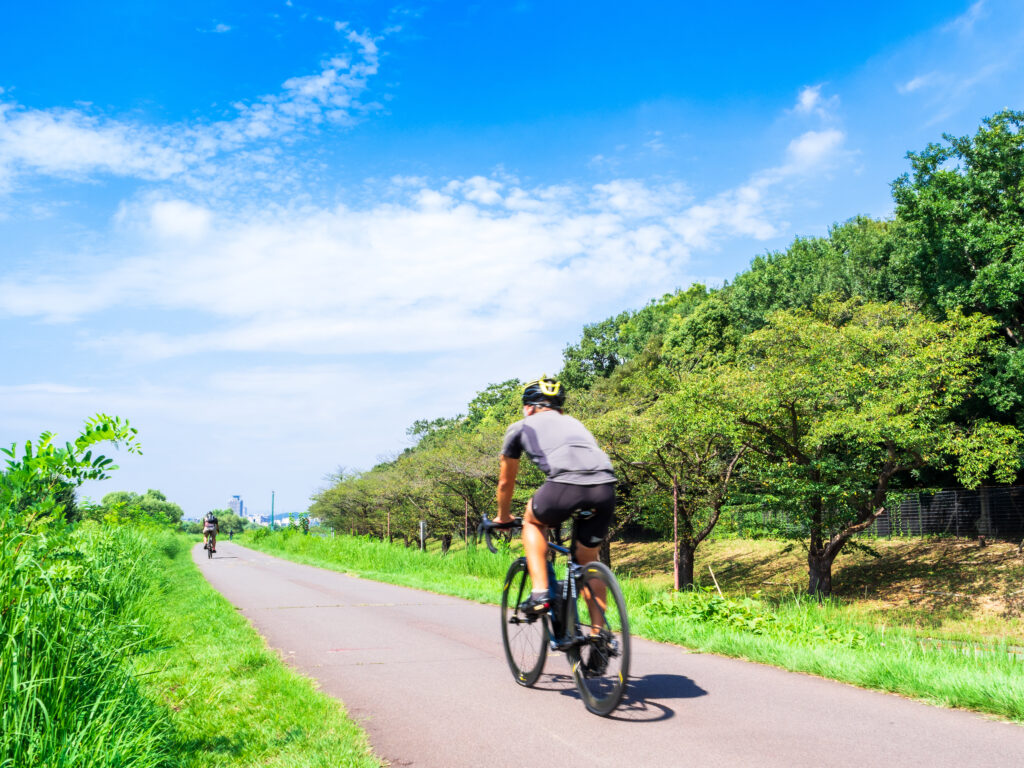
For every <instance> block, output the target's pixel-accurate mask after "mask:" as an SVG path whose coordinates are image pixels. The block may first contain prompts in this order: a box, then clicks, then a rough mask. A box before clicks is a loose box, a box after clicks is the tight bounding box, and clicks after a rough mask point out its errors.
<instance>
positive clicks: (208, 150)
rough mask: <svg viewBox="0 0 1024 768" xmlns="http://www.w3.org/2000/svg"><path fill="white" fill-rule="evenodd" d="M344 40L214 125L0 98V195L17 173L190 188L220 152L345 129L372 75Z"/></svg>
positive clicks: (367, 61) (370, 41)
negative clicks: (314, 64) (312, 69)
mask: <svg viewBox="0 0 1024 768" xmlns="http://www.w3.org/2000/svg"><path fill="white" fill-rule="evenodd" d="M343 31H344V29H343ZM344 34H345V39H346V41H347V42H348V44H349V45H350V48H351V49H350V51H349V52H347V53H344V54H340V55H337V56H334V57H332V58H330V59H327V60H325V61H323V62H322V63H321V65H320V69H319V71H317V72H316V73H314V74H310V75H302V76H297V77H293V78H289V79H288V80H286V81H285V82H284V83H283V84H282V87H281V90H280V91H278V92H277V93H272V94H267V95H264V96H260V97H258V98H256V99H253V100H251V101H239V102H236V103H235V104H234V105H233V106H232V109H233V111H234V115H233V116H232V117H230V118H228V119H226V120H221V121H215V122H193V123H188V124H179V125H171V126H163V127H154V126H151V125H147V124H145V123H141V122H137V121H130V120H125V119H117V118H112V117H108V116H106V115H103V114H100V113H96V112H90V111H86V110H84V109H32V108H29V107H25V106H21V105H19V104H17V103H15V102H12V101H6V102H3V101H0V191H3V190H5V189H7V190H9V189H10V188H11V186H12V185H13V183H14V182H15V179H16V178H17V177H18V176H19V175H24V174H39V175H48V176H59V177H65V178H78V179H86V178H90V177H92V176H106V175H109V176H121V177H129V178H135V179H141V180H145V181H167V180H175V181H181V182H184V183H192V184H196V183H201V182H202V181H204V180H208V179H209V178H210V177H211V176H212V175H213V174H214V173H215V172H216V170H217V165H218V162H220V161H222V160H223V159H224V156H225V155H227V154H229V153H232V152H238V151H240V150H251V149H259V148H261V147H263V148H267V147H269V151H271V152H273V148H272V147H270V145H269V142H272V141H274V140H280V139H283V138H290V137H295V136H298V135H301V134H302V133H304V132H307V131H310V130H313V129H316V128H317V127H318V126H321V125H323V124H328V123H330V124H341V125H349V124H352V123H354V122H355V121H357V120H358V119H360V117H361V116H362V115H363V114H365V112H366V111H367V110H368V109H372V108H373V106H372V105H370V104H364V103H363V102H361V101H360V97H361V96H362V95H363V94H364V93H365V92H366V91H367V88H368V81H369V79H370V78H371V77H372V76H373V75H375V74H377V71H378V66H379V50H378V48H377V41H376V40H375V39H374V38H373V37H371V36H370V35H369V34H367V33H359V32H355V31H347V32H344ZM0 94H2V92H0ZM264 151H267V150H264Z"/></svg>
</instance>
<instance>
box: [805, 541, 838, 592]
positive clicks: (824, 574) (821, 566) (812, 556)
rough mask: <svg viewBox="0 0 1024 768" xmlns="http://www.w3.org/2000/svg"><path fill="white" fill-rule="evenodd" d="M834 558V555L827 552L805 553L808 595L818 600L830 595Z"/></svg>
mask: <svg viewBox="0 0 1024 768" xmlns="http://www.w3.org/2000/svg"><path fill="white" fill-rule="evenodd" d="M835 558H836V556H835V554H834V553H829V552H820V553H819V552H814V551H811V552H808V553H807V573H808V575H809V577H810V579H809V582H808V585H807V593H808V594H810V595H814V596H815V597H818V598H822V597H828V596H829V595H831V594H832V562H833V561H834V560H835Z"/></svg>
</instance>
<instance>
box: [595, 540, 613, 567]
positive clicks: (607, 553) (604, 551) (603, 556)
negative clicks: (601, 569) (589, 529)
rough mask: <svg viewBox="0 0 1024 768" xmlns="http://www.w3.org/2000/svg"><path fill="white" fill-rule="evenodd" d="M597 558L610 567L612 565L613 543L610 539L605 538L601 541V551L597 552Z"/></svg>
mask: <svg viewBox="0 0 1024 768" xmlns="http://www.w3.org/2000/svg"><path fill="white" fill-rule="evenodd" d="M597 559H598V560H600V561H601V562H602V563H604V564H605V565H607V566H608V567H609V568H611V567H612V544H611V542H610V541H608V539H605V540H604V541H603V542H602V543H601V551H600V552H598V554H597Z"/></svg>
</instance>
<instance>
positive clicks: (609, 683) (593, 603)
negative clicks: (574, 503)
mask: <svg viewBox="0 0 1024 768" xmlns="http://www.w3.org/2000/svg"><path fill="white" fill-rule="evenodd" d="M588 514H592V513H588V512H586V511H584V512H579V513H577V514H575V515H573V518H572V534H571V536H570V545H569V547H568V548H566V547H564V546H562V544H563V543H564V541H563V539H562V538H561V530H560V529H557V530H555V529H553V538H554V539H555V540H554V541H549V542H548V553H549V557H548V584H549V585H553V586H554V587H555V589H554V599H553V600H552V605H551V609H550V610H549V611H548V612H547V613H545V614H542V615H537V614H528V613H525V612H524V611H521V610H520V609H519V606H520V604H522V602H523V601H524V600H526V599H527V598H529V596H530V591H531V589H532V582H531V580H530V573H529V571H528V570H527V568H526V558H525V557H520V558H519V559H518V560H516V561H515V562H513V563H512V565H511V566H509V569H508V573H507V574H506V575H505V584H504V586H503V587H502V592H501V639H502V641H503V643H504V645H505V658H506V659H507V660H508V666H509V669H511V670H512V676H513V677H514V678H515V681H516V682H517V683H519V685H522V686H526V687H527V688H529V687H531V686H533V685H534V683H536V682H537V679H538V678H539V677H540V675H541V673H542V672H543V671H544V662H545V660H546V659H547V654H548V651H549V650H551V651H561V652H563V653H564V654H565V655H566V658H567V659H568V660H569V667H570V668H571V669H572V676H573V680H574V681H575V682H576V688H577V690H578V691H579V693H580V698H582V699H583V704H584V705H585V706H586V708H587V709H588V710H590V711H591V712H593V713H594V714H596V715H602V716H605V715H608V714H610V713H611V712H612V711H613V710H614V709H615V707H617V706H618V705H619V702H620V701H621V700H622V695H623V694H624V693H625V690H626V683H627V681H628V680H629V618H628V617H627V615H626V601H625V599H624V598H623V596H622V589H621V588H620V587H619V582H618V581H617V580H616V579H615V575H614V574H613V573H612V572H611V569H609V568H608V566H606V565H605V564H604V563H599V562H593V563H587V564H586V565H580V564H579V563H577V562H576V557H575V554H574V552H575V549H576V525H577V521H578V519H579V518H580V517H583V518H585V517H586V516H587V515H588ZM522 525H523V524H522V521H521V520H519V519H516V520H515V521H513V522H511V523H507V524H499V523H493V522H490V521H488V520H485V521H484V522H483V523H481V524H480V531H481V533H483V534H484V536H485V537H486V541H487V547H488V549H490V550H491V551H492V552H497V551H498V550H497V548H496V547H495V546H494V542H493V539H494V538H496V537H497V538H499V539H504V540H506V541H507V540H508V539H509V538H511V535H512V533H513V532H514V531H517V530H520V529H521V528H522ZM559 555H564V556H565V557H566V558H567V561H568V562H567V564H566V571H565V573H566V578H564V579H561V580H556V579H555V571H554V567H553V565H552V563H553V561H554V560H555V558H557V557H558V556H559ZM549 591H550V589H549Z"/></svg>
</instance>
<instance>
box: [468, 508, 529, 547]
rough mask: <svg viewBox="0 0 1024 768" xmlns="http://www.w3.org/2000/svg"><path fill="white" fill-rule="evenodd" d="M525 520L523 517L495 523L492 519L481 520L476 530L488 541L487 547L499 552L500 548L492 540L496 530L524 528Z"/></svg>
mask: <svg viewBox="0 0 1024 768" xmlns="http://www.w3.org/2000/svg"><path fill="white" fill-rule="evenodd" d="M522 527H523V520H522V518H519V517H516V518H513V519H512V520H511V521H510V522H507V523H495V522H493V521H491V520H481V521H480V525H478V526H477V528H476V531H477V534H478V535H481V536H483V537H484V541H486V542H487V548H488V549H489V550H491V552H492V553H494V554H497V553H498V548H497V547H496V546H494V542H493V541H492V540H491V537H492V535H493V532H494V531H518V530H522Z"/></svg>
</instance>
